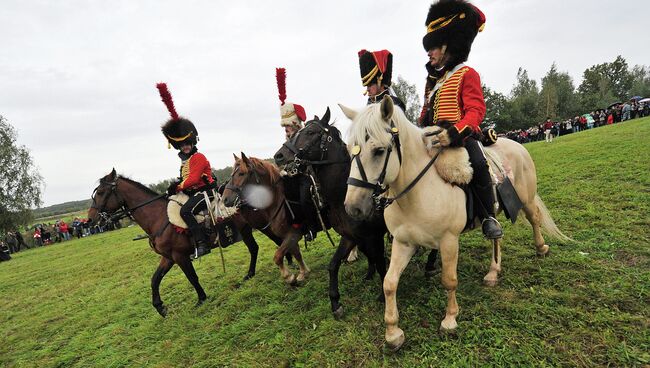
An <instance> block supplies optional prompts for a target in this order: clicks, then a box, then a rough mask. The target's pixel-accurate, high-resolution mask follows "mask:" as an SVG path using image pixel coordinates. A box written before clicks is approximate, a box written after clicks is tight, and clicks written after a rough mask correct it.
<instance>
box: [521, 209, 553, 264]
mask: <svg viewBox="0 0 650 368" xmlns="http://www.w3.org/2000/svg"><path fill="white" fill-rule="evenodd" d="M524 213H526V218H527V219H528V222H530V225H531V226H532V227H533V236H534V238H535V248H536V250H537V255H538V256H543V255H545V254H546V253H548V249H549V247H548V245H546V244H545V242H544V237H543V236H542V229H541V223H542V214H541V212H540V209H539V207H537V203H536V201H533V202H532V203H530V202H529V203H527V204H526V205H524Z"/></svg>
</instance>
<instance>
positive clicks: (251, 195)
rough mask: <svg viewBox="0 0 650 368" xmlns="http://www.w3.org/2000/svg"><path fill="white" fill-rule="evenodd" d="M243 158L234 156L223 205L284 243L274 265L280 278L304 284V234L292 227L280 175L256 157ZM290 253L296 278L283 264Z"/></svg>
mask: <svg viewBox="0 0 650 368" xmlns="http://www.w3.org/2000/svg"><path fill="white" fill-rule="evenodd" d="M241 156H242V157H241V159H240V158H238V157H237V156H235V165H234V166H233V171H232V175H231V176H230V181H228V183H227V184H226V189H225V190H224V191H223V199H224V204H225V205H226V206H229V207H231V206H233V205H235V206H237V207H238V208H239V213H240V214H241V216H242V217H243V218H244V219H245V220H246V222H248V223H249V224H250V225H251V226H252V227H253V228H255V229H258V230H260V231H261V232H262V233H264V234H266V235H268V236H269V237H276V238H280V239H282V243H281V244H280V247H279V248H278V249H277V250H276V251H275V255H274V257H273V261H274V262H275V264H276V265H277V266H278V267H279V268H280V275H281V276H282V278H283V279H284V281H285V282H286V283H287V284H290V285H293V284H295V283H299V282H302V281H304V280H305V278H306V277H307V275H308V274H309V268H308V267H307V265H306V264H305V262H304V261H303V259H302V254H301V253H300V246H299V245H298V241H299V240H300V238H301V237H302V234H301V233H300V230H299V229H296V228H294V227H293V226H291V225H292V224H291V221H290V220H291V216H292V215H291V209H290V208H289V204H288V203H287V201H286V199H285V197H284V184H283V182H282V178H281V177H280V171H279V170H278V168H277V167H276V166H275V165H273V164H272V163H270V162H267V161H262V160H260V159H258V158H255V157H251V158H248V157H246V155H245V154H244V153H243V152H242V154H241ZM253 202H259V203H253ZM262 202H266V203H262ZM288 253H290V254H291V255H293V256H294V258H296V260H297V261H298V267H299V269H300V271H299V273H298V276H297V277H296V276H295V275H294V274H293V273H291V272H290V271H289V268H288V267H287V266H286V265H285V264H284V258H285V256H286V255H287V254H288Z"/></svg>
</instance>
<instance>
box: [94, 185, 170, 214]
mask: <svg viewBox="0 0 650 368" xmlns="http://www.w3.org/2000/svg"><path fill="white" fill-rule="evenodd" d="M118 179H119V178H116V179H115V180H114V181H112V182H105V181H103V180H100V182H99V183H100V184H101V185H109V186H110V187H111V193H110V194H109V195H107V196H106V197H105V198H104V202H103V203H102V205H101V206H99V207H98V206H97V205H96V202H95V195H96V193H97V189H98V188H99V187H97V188H95V190H94V191H93V194H92V200H93V203H92V205H91V206H90V208H94V209H96V210H97V212H98V213H99V215H100V216H101V217H102V218H103V219H110V220H113V221H116V220H120V219H123V218H126V217H129V218H132V214H133V212H134V211H135V210H137V209H139V208H141V207H144V206H146V205H148V204H150V203H152V202H155V201H157V200H159V199H161V198H164V197H166V196H167V194H159V195H157V196H155V197H153V198H150V199H148V200H146V201H144V202H142V203H140V204H138V205H136V206H133V207H131V208H129V206H127V205H126V202H125V201H124V199H123V198H122V197H121V196H120V194H119V193H118V192H117V180H118ZM113 195H114V196H115V197H116V198H117V200H118V204H119V205H120V208H118V209H117V210H115V211H113V212H112V213H108V211H107V210H106V205H107V204H108V200H109V199H110V198H111V196H113Z"/></svg>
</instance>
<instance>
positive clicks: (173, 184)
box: [167, 181, 180, 196]
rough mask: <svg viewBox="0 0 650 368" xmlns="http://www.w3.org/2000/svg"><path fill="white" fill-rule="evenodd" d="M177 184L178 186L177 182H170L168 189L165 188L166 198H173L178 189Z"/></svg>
mask: <svg viewBox="0 0 650 368" xmlns="http://www.w3.org/2000/svg"><path fill="white" fill-rule="evenodd" d="M178 184H180V183H179V182H178V181H172V182H171V184H169V187H167V195H168V196H173V195H174V194H176V188H178Z"/></svg>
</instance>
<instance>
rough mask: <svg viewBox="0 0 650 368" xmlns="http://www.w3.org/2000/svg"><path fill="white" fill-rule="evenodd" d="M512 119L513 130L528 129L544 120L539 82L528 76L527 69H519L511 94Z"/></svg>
mask: <svg viewBox="0 0 650 368" xmlns="http://www.w3.org/2000/svg"><path fill="white" fill-rule="evenodd" d="M510 101H511V104H512V105H511V109H510V118H511V129H512V128H528V127H529V126H531V125H532V124H535V123H537V122H539V121H541V120H542V119H543V117H542V115H543V114H542V113H540V108H539V106H540V104H539V101H540V93H539V88H537V82H535V80H534V79H531V78H530V77H529V76H528V72H527V71H526V69H523V68H519V70H518V71H517V80H516V82H515V85H514V86H513V87H512V91H511V92H510Z"/></svg>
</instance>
